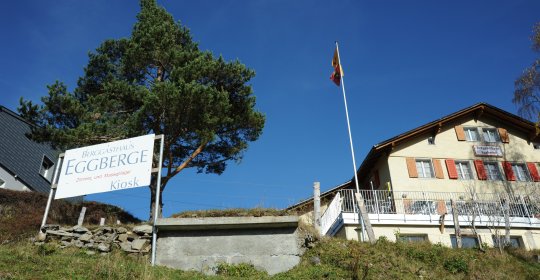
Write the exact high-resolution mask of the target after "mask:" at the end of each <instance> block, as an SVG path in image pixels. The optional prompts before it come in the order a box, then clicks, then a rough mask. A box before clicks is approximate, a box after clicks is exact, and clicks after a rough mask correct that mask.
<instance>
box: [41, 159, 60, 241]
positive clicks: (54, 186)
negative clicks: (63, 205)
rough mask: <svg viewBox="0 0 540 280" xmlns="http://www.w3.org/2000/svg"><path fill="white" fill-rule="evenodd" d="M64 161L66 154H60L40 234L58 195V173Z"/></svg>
mask: <svg viewBox="0 0 540 280" xmlns="http://www.w3.org/2000/svg"><path fill="white" fill-rule="evenodd" d="M63 159H64V154H60V155H59V156H58V160H57V161H56V167H55V168H54V174H53V178H52V181H51V191H50V192H49V199H48V200H47V206H45V213H44V214H43V220H42V221H41V227H40V228H39V230H40V232H41V229H42V228H43V227H44V226H45V224H46V223H47V216H49V209H50V208H51V203H52V200H53V199H54V195H55V193H56V185H57V180H58V171H59V170H60V166H61V165H62V162H63Z"/></svg>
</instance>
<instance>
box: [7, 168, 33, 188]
mask: <svg viewBox="0 0 540 280" xmlns="http://www.w3.org/2000/svg"><path fill="white" fill-rule="evenodd" d="M0 179H2V180H3V181H5V183H4V185H3V186H0V188H3V189H8V190H15V191H29V190H30V189H29V188H27V187H26V186H25V185H24V184H23V183H22V182H21V181H19V180H17V179H16V178H15V177H13V175H11V174H10V173H8V172H7V171H6V170H4V169H3V168H2V167H0Z"/></svg>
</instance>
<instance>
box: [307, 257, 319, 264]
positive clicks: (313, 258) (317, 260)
mask: <svg viewBox="0 0 540 280" xmlns="http://www.w3.org/2000/svg"><path fill="white" fill-rule="evenodd" d="M309 261H310V262H311V264H313V265H320V264H321V259H320V258H319V257H317V256H314V257H311V258H310V259H309Z"/></svg>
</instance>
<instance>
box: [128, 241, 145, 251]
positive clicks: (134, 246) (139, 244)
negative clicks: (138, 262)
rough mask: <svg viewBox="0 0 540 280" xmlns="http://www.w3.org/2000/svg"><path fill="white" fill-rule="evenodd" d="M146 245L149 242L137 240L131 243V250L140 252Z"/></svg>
mask: <svg viewBox="0 0 540 280" xmlns="http://www.w3.org/2000/svg"><path fill="white" fill-rule="evenodd" d="M146 244H148V240H146V239H136V240H133V242H131V249H133V250H137V251H140V250H141V249H142V248H143V247H144V246H145V245H146Z"/></svg>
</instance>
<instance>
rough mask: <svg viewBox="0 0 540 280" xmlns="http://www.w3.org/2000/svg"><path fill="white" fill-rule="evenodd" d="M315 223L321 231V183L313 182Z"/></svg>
mask: <svg viewBox="0 0 540 280" xmlns="http://www.w3.org/2000/svg"><path fill="white" fill-rule="evenodd" d="M313 225H314V226H315V230H317V232H321V183H319V182H314V183H313Z"/></svg>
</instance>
